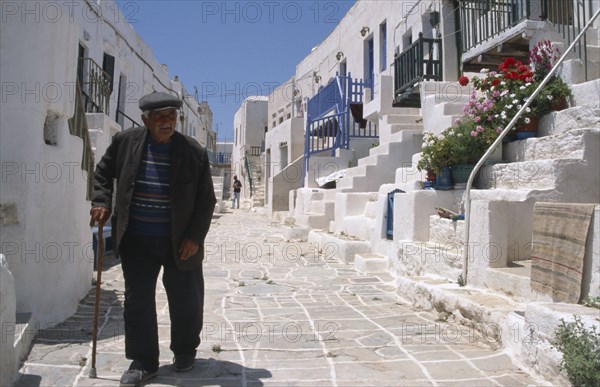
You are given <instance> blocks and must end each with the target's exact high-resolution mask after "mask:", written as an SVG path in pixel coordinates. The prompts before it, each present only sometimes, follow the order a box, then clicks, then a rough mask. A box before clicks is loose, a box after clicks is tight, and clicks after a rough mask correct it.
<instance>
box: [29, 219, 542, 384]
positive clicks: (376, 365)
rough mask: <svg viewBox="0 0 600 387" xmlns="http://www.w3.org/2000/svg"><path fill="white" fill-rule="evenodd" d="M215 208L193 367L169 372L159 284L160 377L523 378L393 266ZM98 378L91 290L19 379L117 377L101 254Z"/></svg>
mask: <svg viewBox="0 0 600 387" xmlns="http://www.w3.org/2000/svg"><path fill="white" fill-rule="evenodd" d="M234 211H235V212H233V213H232V212H231V210H229V213H226V214H220V215H215V219H214V221H213V225H212V228H211V231H210V233H209V237H208V239H207V245H206V249H207V258H206V261H205V266H204V270H205V278H206V302H205V314H204V316H205V317H204V322H205V325H204V330H203V333H202V341H203V342H202V344H201V345H200V348H199V352H198V355H197V358H198V360H197V362H196V367H195V368H194V369H193V371H191V372H188V373H175V372H174V371H173V369H172V366H171V356H172V354H171V352H170V350H169V327H170V325H169V316H168V307H167V302H166V294H165V293H164V289H163V288H162V285H161V284H160V283H159V292H158V295H157V313H158V314H159V324H160V326H159V330H160V332H159V334H160V338H161V366H160V369H159V375H158V377H157V378H156V379H154V380H153V381H152V382H151V383H150V384H149V385H157V386H165V385H176V386H207V385H210V386H213V385H214V386H260V385H276V386H284V385H286V386H287V385H297V386H361V385H373V386H384V385H410V386H419V385H438V386H459V385H460V386H465V385H472V386H499V385H503V386H506V385H510V386H518V385H530V384H539V383H540V381H538V380H534V379H532V378H531V377H530V376H528V375H527V374H526V373H525V372H523V371H521V370H520V369H519V368H518V367H517V366H515V365H513V363H512V361H511V359H510V357H509V355H508V354H506V353H504V352H503V351H501V350H498V349H497V348H495V346H494V344H495V343H494V341H493V340H492V339H491V338H488V337H486V336H485V335H481V334H479V333H477V331H476V330H474V329H472V328H469V327H466V326H461V325H458V324H457V323H455V322H453V321H452V320H446V318H447V316H444V315H438V314H436V313H431V312H425V311H420V310H417V309H415V308H414V307H412V306H411V305H409V304H407V303H406V302H404V301H403V300H402V299H401V298H399V297H398V295H397V294H396V290H395V289H396V287H395V286H394V279H393V277H392V276H390V275H389V274H381V275H364V274H359V273H357V272H356V271H355V270H354V268H353V267H352V266H350V265H346V264H342V263H339V262H336V261H331V260H330V259H328V258H327V256H328V252H327V251H322V252H320V251H319V250H320V249H319V247H318V246H311V245H310V244H308V243H298V242H285V241H284V240H283V238H282V237H281V236H280V235H278V234H279V233H280V232H281V229H280V227H281V226H280V225H278V224H274V223H270V222H269V221H268V219H267V218H266V217H265V216H264V215H261V214H257V213H252V212H247V211H244V210H234ZM105 266H108V267H107V268H105V272H104V273H103V278H102V279H103V281H102V289H103V290H102V303H101V318H100V323H99V326H100V327H101V331H100V335H99V341H98V357H97V367H96V368H97V374H98V378H97V379H90V378H89V377H88V375H89V367H90V364H91V358H90V357H91V325H92V314H93V300H94V299H93V297H94V296H93V291H92V292H90V296H88V297H87V298H86V299H85V300H83V301H82V303H81V305H80V307H79V310H78V311H77V313H76V314H75V315H74V316H72V317H71V318H70V319H69V320H67V321H65V322H64V323H62V324H60V325H59V326H57V327H54V328H51V329H46V330H44V331H41V332H40V333H39V335H38V337H37V338H36V339H35V341H34V346H33V349H32V350H31V353H30V355H29V358H28V360H27V362H26V363H25V364H24V365H23V367H22V368H21V370H20V372H21V374H22V378H21V380H20V382H19V383H18V385H19V386H100V385H102V386H117V385H118V384H119V383H118V381H119V378H120V375H121V373H122V372H123V371H124V370H125V369H126V368H127V367H128V365H129V361H128V360H126V359H125V356H124V337H123V332H124V329H123V319H122V312H123V308H122V301H123V277H122V274H121V267H120V265H119V264H118V262H117V261H115V260H114V259H112V260H111V259H110V257H107V260H106V263H105Z"/></svg>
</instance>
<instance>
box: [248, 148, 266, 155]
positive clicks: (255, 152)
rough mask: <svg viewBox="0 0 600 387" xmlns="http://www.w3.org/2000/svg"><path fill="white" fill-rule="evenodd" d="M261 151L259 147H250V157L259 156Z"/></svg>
mask: <svg viewBox="0 0 600 387" xmlns="http://www.w3.org/2000/svg"><path fill="white" fill-rule="evenodd" d="M262 151H263V149H262V147H260V146H251V147H250V156H260V154H261V153H262Z"/></svg>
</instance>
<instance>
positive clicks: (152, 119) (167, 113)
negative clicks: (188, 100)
mask: <svg viewBox="0 0 600 387" xmlns="http://www.w3.org/2000/svg"><path fill="white" fill-rule="evenodd" d="M142 121H144V125H146V128H148V130H149V131H150V135H151V136H152V139H153V140H154V141H156V142H158V143H161V144H167V143H169V142H171V136H172V135H173V133H175V125H176V124H177V109H174V108H173V109H165V110H158V111H152V112H150V113H149V114H148V117H146V116H144V115H142Z"/></svg>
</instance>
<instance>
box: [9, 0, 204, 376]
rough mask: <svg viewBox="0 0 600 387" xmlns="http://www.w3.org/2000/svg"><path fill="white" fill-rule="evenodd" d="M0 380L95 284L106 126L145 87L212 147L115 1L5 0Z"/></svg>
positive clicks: (130, 122)
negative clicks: (164, 96)
mask: <svg viewBox="0 0 600 387" xmlns="http://www.w3.org/2000/svg"><path fill="white" fill-rule="evenodd" d="M0 41H1V44H0V78H1V79H2V101H1V105H0V157H1V166H2V183H1V184H0V198H1V202H0V213H1V216H0V222H1V231H0V242H1V245H0V252H1V253H2V254H1V255H0V256H1V257H2V260H1V263H0V268H1V270H2V284H1V286H2V288H1V293H0V306H1V307H0V324H2V326H1V329H2V335H3V342H2V351H1V352H2V356H1V358H0V361H1V363H0V385H3V386H5V385H10V383H11V380H12V378H13V377H14V375H15V372H16V370H17V369H18V364H19V362H20V361H21V360H22V358H23V356H24V355H26V354H27V352H28V350H29V343H30V342H31V340H32V339H33V337H34V336H35V333H36V331H38V330H39V329H43V328H46V327H50V326H53V325H55V324H58V323H60V322H62V321H63V320H65V319H66V318H67V317H69V316H70V315H72V314H73V313H74V312H75V311H76V309H77V307H78V303H79V301H80V300H81V299H82V298H83V297H84V296H85V295H86V294H87V293H88V291H89V290H90V286H91V284H92V274H93V262H94V252H93V247H92V231H91V229H90V226H89V210H90V202H89V201H88V200H87V198H88V195H89V189H90V188H89V183H90V182H91V180H90V179H89V176H90V174H91V173H92V172H93V168H94V164H95V162H97V161H98V160H99V158H100V157H101V156H102V155H103V154H104V152H105V150H106V148H107V147H108V145H109V143H110V139H111V137H112V135H114V134H115V133H117V132H118V131H120V130H123V129H125V128H128V127H131V126H137V125H139V124H140V123H141V118H140V116H141V112H140V111H139V108H138V100H139V98H140V97H141V96H142V95H144V94H146V93H149V92H152V91H153V90H156V91H165V92H168V93H172V94H174V95H178V96H180V97H181V98H182V99H183V100H184V107H183V109H182V111H181V117H180V118H181V119H180V121H179V123H178V127H177V130H179V131H181V132H184V133H187V134H190V135H192V136H195V137H196V138H197V139H198V141H199V142H200V143H201V144H203V145H208V146H209V147H211V146H212V150H214V147H215V145H216V144H215V137H216V136H215V135H214V132H212V129H211V126H210V125H211V123H207V122H208V121H206V120H205V121H204V122H203V121H202V120H203V119H206V117H210V108H209V107H208V105H207V104H206V103H204V104H199V103H198V102H197V101H196V99H195V98H193V97H190V96H189V95H188V94H187V93H186V92H185V89H184V87H183V85H182V83H181V82H180V81H179V80H178V79H177V77H175V78H174V79H171V78H170V77H169V74H168V72H167V71H166V66H163V65H161V64H159V63H158V62H157V61H156V59H155V58H154V56H153V54H152V51H151V49H150V48H149V47H148V46H147V45H146V44H145V43H144V42H143V40H142V39H141V38H140V36H139V35H138V34H137V33H136V32H135V31H134V30H133V28H132V27H131V26H130V25H129V24H128V22H127V20H126V19H125V17H124V16H123V14H122V13H121V12H120V11H119V7H118V6H117V4H116V3H115V2H114V1H102V2H97V1H87V0H86V1H77V2H64V3H61V2H35V3H31V4H29V3H27V4H26V3H17V2H3V4H2V21H1V23H0Z"/></svg>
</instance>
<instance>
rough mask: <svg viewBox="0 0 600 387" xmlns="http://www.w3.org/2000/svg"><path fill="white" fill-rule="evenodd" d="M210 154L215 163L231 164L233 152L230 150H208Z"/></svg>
mask: <svg viewBox="0 0 600 387" xmlns="http://www.w3.org/2000/svg"><path fill="white" fill-rule="evenodd" d="M208 154H209V155H210V161H212V163H213V164H227V165H229V164H231V153H230V152H212V151H210V150H208Z"/></svg>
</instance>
